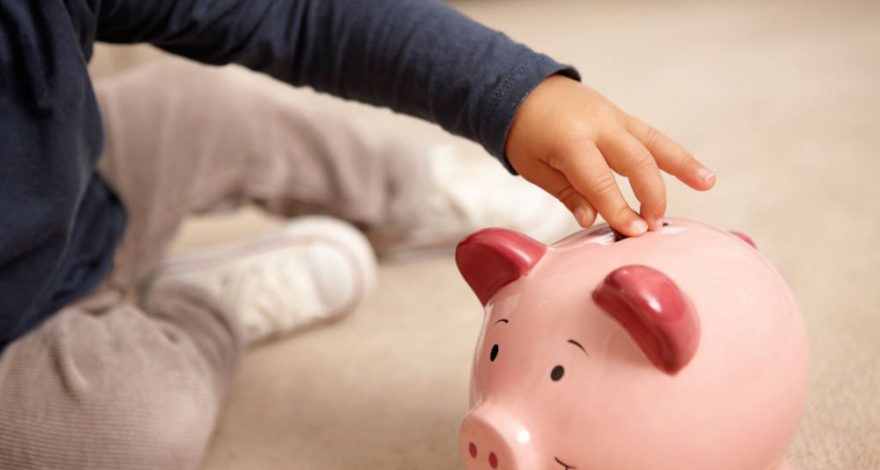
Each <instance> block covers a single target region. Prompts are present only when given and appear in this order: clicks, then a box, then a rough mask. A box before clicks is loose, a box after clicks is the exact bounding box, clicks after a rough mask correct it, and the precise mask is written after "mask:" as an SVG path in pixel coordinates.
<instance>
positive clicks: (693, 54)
mask: <svg viewBox="0 0 880 470" xmlns="http://www.w3.org/2000/svg"><path fill="white" fill-rule="evenodd" d="M812 3H813V4H812V5H809V6H808V5H807V2H793V1H778V2H757V1H756V2H692V1H671V0H670V1H636V2H611V1H590V2H587V1H571V2H561V1H548V0H541V1H519V2H516V1H484V2H466V3H464V2H463V3H460V4H458V5H459V6H460V7H461V8H462V9H464V10H465V11H466V12H467V13H468V14H471V15H473V16H474V17H476V18H478V19H480V20H483V21H485V22H487V23H489V24H491V25H493V26H496V27H498V28H501V29H504V30H505V31H508V32H509V33H510V34H511V35H512V36H514V37H516V38H518V39H521V40H523V41H526V42H528V43H530V44H532V45H534V46H535V47H537V48H538V49H541V50H543V51H546V52H550V53H551V54H553V55H555V56H557V57H559V58H560V59H563V60H567V61H570V62H572V63H574V64H576V65H578V66H579V67H580V68H581V71H582V72H583V75H584V77H585V79H586V81H587V82H588V83H590V84H591V85H592V86H594V87H595V88H597V89H599V90H601V91H603V92H604V93H606V94H607V95H608V96H610V97H611V98H612V99H614V100H616V101H617V102H618V103H619V104H621V105H622V106H623V107H624V108H625V109H628V110H630V111H631V112H633V113H635V114H638V115H640V116H643V117H644V118H646V119H647V120H649V121H651V122H653V123H654V124H655V125H656V126H658V127H660V128H661V129H664V130H666V131H667V132H668V133H669V134H671V135H673V136H675V137H677V138H678V139H680V140H681V141H682V142H684V143H686V144H687V145H688V146H689V147H690V148H691V149H692V150H693V151H694V152H695V153H697V154H698V155H699V156H701V157H702V158H703V159H704V161H705V162H706V163H707V164H708V165H709V166H710V167H712V168H713V169H715V170H716V171H717V172H718V174H719V182H718V186H717V188H716V189H715V190H714V191H712V192H711V193H709V194H703V195H699V194H694V193H691V192H688V191H686V190H684V189H682V188H681V187H680V186H678V185H675V184H670V186H671V191H670V199H671V200H670V208H671V210H670V212H671V213H672V214H674V215H678V216H685V217H691V218H697V219H703V220H706V221H710V222H712V223H715V224H718V225H721V226H726V227H732V228H738V229H741V230H743V231H745V232H746V233H749V234H750V235H752V236H753V237H754V238H755V239H756V240H757V242H758V244H759V245H760V247H761V250H762V251H763V252H764V253H765V255H766V256H767V257H768V258H769V259H770V260H771V261H772V262H773V263H775V265H776V266H777V267H778V268H779V269H780V271H781V272H782V273H783V275H784V276H785V277H786V279H788V281H789V283H790V284H791V287H792V289H793V290H794V291H795V294H796V295H797V297H798V299H799V300H800V303H801V305H802V307H803V310H804V313H805V315H806V319H807V324H808V327H809V332H810V336H811V344H812V348H813V352H812V354H813V382H812V392H811V399H810V402H809V408H808V411H807V415H806V417H805V419H804V421H803V424H802V426H801V430H800V433H799V435H798V437H797V439H796V441H795V442H794V444H793V445H792V447H791V450H790V455H791V458H792V460H793V461H794V462H795V463H796V464H797V466H798V467H799V468H801V469H804V470H807V469H864V470H868V469H872V470H876V469H880V310H878V308H880V307H878V306H880V278H878V274H877V273H878V268H880V250H878V248H877V243H878V241H880V208H878V201H880V185H878V182H877V179H878V178H880V124H878V122H880V120H878V113H880V90H878V84H880V3H878V2H867V1H866V2H863V3H850V2H825V3H824V4H817V3H818V2H812ZM111 56H112V54H107V52H106V50H105V51H103V52H102V53H101V54H100V55H99V57H98V60H97V64H96V68H97V69H101V68H102V67H111V68H112V67H114V66H118V65H119V64H120V63H122V64H124V63H125V61H126V60H129V59H125V58H121V59H119V58H117V59H112V58H111ZM114 60H115V61H116V62H114ZM358 112H359V113H362V112H363V110H359V111H358ZM381 116H383V117H382V119H391V118H389V117H387V114H381ZM271 225H272V222H271V221H267V220H266V219H264V218H261V217H260V216H259V215H257V214H255V213H253V212H246V213H244V214H237V215H234V216H230V217H219V218H213V219H211V220H203V221H197V222H194V223H193V224H191V225H190V226H188V227H187V230H185V233H184V235H183V237H182V240H181V243H180V244H179V246H178V248H177V249H178V250H187V249H191V248H193V247H197V246H200V245H205V244H212V243H215V242H218V241H223V240H229V239H233V238H236V237H241V236H243V235H246V234H249V233H257V232H260V231H262V230H265V229H266V228H267V227H270V226H271ZM479 322H480V308H479V306H478V303H477V301H476V300H475V299H474V298H473V296H472V295H471V294H470V293H469V291H468V290H467V288H466V286H465V285H464V283H463V282H461V281H460V280H459V277H458V275H457V273H456V271H455V269H454V266H453V264H452V261H451V257H450V256H443V257H437V258H433V259H427V260H422V261H417V262H410V263H398V264H385V265H383V266H382V269H381V273H380V290H379V292H377V293H376V294H375V295H373V296H372V297H371V298H370V299H369V301H368V302H367V303H366V304H365V305H364V306H363V307H362V308H360V309H359V311H358V312H357V313H356V314H355V315H354V316H353V317H351V318H349V319H347V320H345V321H344V322H341V323H338V324H335V325H331V326H326V327H322V328H319V329H315V330H313V331H310V332H307V333H305V334H301V335H298V336H296V337H293V338H290V339H288V340H284V341H281V342H277V343H275V344H271V345H268V346H264V347H260V348H258V349H256V350H254V351H252V352H251V353H250V354H249V355H248V356H247V358H246V359H245V361H244V364H243V367H242V370H241V373H240V374H239V376H238V379H237V380H236V383H235V387H234V390H233V392H232V396H231V399H230V402H229V406H228V408H227V410H226V412H225V413H224V414H223V416H222V417H221V420H220V423H219V428H218V431H217V435H216V437H215V439H214V442H213V445H212V447H211V450H210V452H209V454H208V456H207V459H206V463H205V469H206V470H230V469H265V470H275V469H456V468H460V465H459V459H458V455H457V440H456V439H457V428H458V423H459V420H460V418H461V417H462V416H463V414H464V413H465V411H466V406H467V403H466V400H467V378H468V370H469V363H470V359H471V352H472V348H473V346H474V343H475V340H476V335H477V334H478V327H479Z"/></svg>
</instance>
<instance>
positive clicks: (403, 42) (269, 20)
mask: <svg viewBox="0 0 880 470" xmlns="http://www.w3.org/2000/svg"><path fill="white" fill-rule="evenodd" d="M98 21H99V23H98V28H97V29H98V35H97V37H98V39H99V40H103V41H108V42H121V43H134V42H150V43H153V44H155V45H156V46H158V47H161V48H163V49H165V50H167V51H169V52H172V53H175V54H179V55H183V56H186V57H189V58H192V59H194V60H198V61H201V62H205V63H210V64H226V63H239V64H242V65H245V66H247V67H250V68H252V69H254V70H257V71H260V72H265V73H267V74H269V75H271V76H273V77H275V78H278V79H280V80H283V81H286V82H288V83H291V84H293V85H307V86H311V87H312V88H314V89H316V90H318V91H323V92H327V93H331V94H334V95H337V96H341V97H343V98H348V99H354V100H358V101H363V102H367V103H371V104H375V105H380V106H386V107H390V108H391V109H393V110H395V111H398V112H402V113H406V114H410V115H413V116H417V117H420V118H424V119H427V120H430V121H432V122H436V123H438V124H440V125H441V126H442V127H443V128H444V129H446V130H447V131H449V132H451V133H453V134H457V135H461V136H464V137H466V138H469V139H471V140H474V141H477V142H479V143H481V144H482V145H483V146H484V147H485V148H486V149H487V150H488V151H489V152H490V153H491V154H493V155H495V156H496V157H499V158H501V159H502V161H504V158H503V157H504V155H503V154H504V142H505V139H506V136H507V132H508V130H509V127H510V124H511V122H512V120H513V116H514V114H515V113H516V110H517V109H518V107H519V105H520V104H521V103H522V101H523V100H524V99H525V97H526V95H528V93H529V92H530V91H531V90H532V89H533V88H534V87H535V86H537V85H538V83H540V82H541V81H542V80H543V79H544V78H546V77H547V76H549V75H552V74H555V73H563V74H566V75H568V76H570V77H572V78H575V79H577V78H578V76H577V72H576V71H575V70H574V69H572V68H570V67H567V66H564V65H561V64H559V63H557V62H555V61H554V60H552V59H550V58H549V57H547V56H545V55H543V54H538V53H536V52H533V51H532V50H530V49H529V48H527V47H525V46H523V45H521V44H517V43H515V42H513V41H511V40H510V39H509V38H508V37H507V36H505V35H504V34H502V33H499V32H497V31H493V30H490V29H488V28H486V27H484V26H482V25H480V24H478V23H476V22H474V21H472V20H470V19H468V18H467V17H465V16H463V15H462V14H460V13H458V12H456V11H455V10H453V9H452V8H450V7H448V6H446V5H445V4H443V3H441V2H438V1H435V0H372V1H365V0H150V1H144V0H103V3H102V4H101V9H100V13H99V19H98ZM505 163H506V162H505ZM508 168H509V165H508Z"/></svg>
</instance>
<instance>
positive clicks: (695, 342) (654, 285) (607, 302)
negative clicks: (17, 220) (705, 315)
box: [593, 265, 700, 375]
mask: <svg viewBox="0 0 880 470" xmlns="http://www.w3.org/2000/svg"><path fill="white" fill-rule="evenodd" d="M593 300H594V301H595V302H596V304H597V305H599V307H600V308H602V310H604V311H605V312H606V313H608V314H609V315H611V316H612V317H613V318H614V319H615V320H617V321H618V322H619V323H620V324H621V326H623V328H624V329H625V330H626V331H627V332H628V333H629V334H630V336H632V338H633V340H634V341H635V342H636V344H638V346H639V348H641V350H642V352H644V353H645V355H646V356H647V357H648V359H649V360H650V361H651V363H652V364H654V366H655V367H657V368H659V369H660V370H662V371H663V372H666V373H667V374H670V375H675V374H676V373H678V371H680V370H681V369H683V368H684V367H685V366H686V365H687V364H688V363H689V362H690V360H691V359H692V358H693V357H694V353H696V352H697V346H699V343H700V320H699V318H698V317H697V313H696V311H695V310H694V306H693V304H692V303H691V301H690V299H689V298H688V297H687V296H686V295H685V294H684V292H682V291H681V289H679V287H678V286H677V285H676V284H675V282H673V281H672V279H669V277H667V276H666V275H665V274H663V273H661V272H660V271H658V270H656V269H654V268H650V267H648V266H640V265H632V266H624V267H622V268H618V269H616V270H614V271H613V272H612V273H611V274H609V275H608V276H607V277H606V278H605V280H604V281H602V283H601V284H599V287H597V288H596V289H595V290H594V291H593Z"/></svg>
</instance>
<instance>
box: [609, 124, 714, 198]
mask: <svg viewBox="0 0 880 470" xmlns="http://www.w3.org/2000/svg"><path fill="white" fill-rule="evenodd" d="M626 129H627V130H628V131H630V132H631V133H632V134H633V135H634V136H635V137H636V138H637V139H639V140H640V141H641V142H642V143H643V144H644V145H645V147H647V148H648V150H650V151H651V153H652V154H653V155H654V158H655V160H656V161H657V165H658V166H659V167H660V168H661V169H663V171H665V172H667V173H669V174H670V175H672V176H675V177H676V178H678V179H679V180H681V181H682V182H683V183H684V184H686V185H688V186H690V187H692V188H694V189H696V190H700V191H705V190H708V189H710V188H712V186H713V185H714V184H715V174H714V173H712V171H711V170H709V169H708V168H706V167H705V166H703V164H702V163H700V162H699V161H698V160H697V159H696V158H694V157H693V155H691V154H690V152H688V151H687V150H685V149H684V147H682V146H681V145H679V144H678V143H677V142H675V141H674V140H672V139H670V138H669V137H666V136H665V135H663V134H662V133H661V132H660V131H658V130H656V129H654V128H653V127H651V126H649V125H647V124H645V123H644V122H642V121H641V120H639V119H637V118H632V117H631V118H629V119H627V120H626Z"/></svg>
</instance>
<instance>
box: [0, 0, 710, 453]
mask: <svg viewBox="0 0 880 470" xmlns="http://www.w3.org/2000/svg"><path fill="white" fill-rule="evenodd" d="M96 41H106V42H113V43H139V42H147V43H152V44H154V45H156V46H158V47H160V48H162V49H164V50H166V51H168V52H171V53H173V54H176V55H180V56H184V57H187V58H190V59H194V60H196V61H199V62H203V63H206V64H211V65H220V64H231V63H237V64H240V65H243V66H245V67H248V68H250V69H253V70H256V71H259V72H262V73H265V74H268V75H270V76H272V77H274V78H276V79H278V80H280V81H282V82H286V83H287V84H290V85H294V86H310V87H312V88H314V89H316V90H318V91H322V92H327V93H332V94H335V95H338V96H341V97H343V98H348V99H355V100H359V101H363V102H367V103H371V104H376V105H381V106H386V107H390V108H391V109H393V110H395V111H398V112H402V113H406V114H410V115H413V116H417V117H421V118H424V119H427V120H430V121H432V122H435V123H437V124H439V125H440V126H442V127H443V128H444V129H446V130H447V131H449V132H451V133H454V134H457V135H461V136H464V137H466V138H469V139H471V140H474V141H476V142H478V143H479V144H481V145H482V146H483V147H484V148H485V149H486V150H487V151H488V152H489V153H490V154H492V155H494V156H495V157H496V158H497V159H498V160H499V161H500V163H501V164H503V165H504V166H505V167H506V168H507V170H509V171H510V172H512V173H518V174H520V175H521V176H522V177H523V178H525V179H526V180H528V181H530V182H532V183H534V185H535V186H536V187H540V188H542V189H543V190H544V191H546V192H547V193H549V194H551V195H552V196H554V197H555V198H556V199H558V200H559V201H561V203H562V204H563V205H564V206H565V207H566V208H567V209H568V210H569V211H570V212H571V213H572V214H573V216H574V219H575V220H576V221H577V222H578V223H579V224H580V225H582V226H589V225H591V224H592V223H593V222H594V220H595V218H596V217H597V215H602V216H603V217H604V218H605V219H606V220H607V221H608V222H609V223H610V224H611V225H612V226H613V227H614V228H615V229H617V230H618V231H620V232H622V233H624V234H626V235H630V236H637V235H639V234H641V233H644V232H645V231H647V230H650V229H653V228H655V227H658V226H659V225H660V223H661V219H662V217H663V215H664V212H665V200H666V199H665V193H664V186H663V182H662V179H661V177H660V170H663V171H666V172H668V173H670V174H672V175H674V176H676V177H677V178H679V179H680V180H682V181H683V182H684V183H686V184H687V185H689V186H691V187H693V188H694V189H697V190H706V189H709V188H710V187H711V186H712V184H713V183H714V176H713V175H712V173H711V172H710V171H709V170H707V169H706V168H704V167H703V166H702V165H701V164H699V163H698V162H697V161H696V160H695V159H694V158H693V157H692V156H691V155H689V154H688V153H687V152H686V151H685V150H684V149H683V148H682V147H681V146H679V145H678V144H677V143H675V142H673V141H672V140H670V139H668V138H667V137H665V136H663V135H662V134H660V133H659V132H658V131H656V130H654V129H653V128H651V127H649V126H648V125H646V124H645V123H643V122H641V121H640V120H638V119H636V118H634V117H632V116H630V115H628V114H626V113H624V112H623V111H621V110H620V109H618V108H617V107H615V106H614V105H613V104H612V103H610V102H609V101H607V100H606V99H604V98H603V97H602V96H600V95H599V94H598V93H596V92H595V91H593V90H591V89H589V88H587V87H585V86H583V85H581V84H579V83H578V79H579V77H578V74H577V72H576V71H575V70H574V69H573V68H571V67H569V66H565V65H562V64H559V63H558V62H556V61H554V60H552V59H551V58H549V57H547V56H545V55H542V54H539V53H536V52H533V51H532V50H530V49H528V48H527V47H525V46H523V45H520V44H517V43H515V42H513V41H511V40H510V39H508V38H507V37H506V36H504V35H503V34H501V33H498V32H495V31H492V30H490V29H487V28H485V27H483V26H481V25H479V24H477V23H475V22H473V21H471V20H469V19H467V18H465V17H463V16H462V15H460V14H458V13H456V12H455V11H454V10H452V9H450V8H449V7H447V6H445V5H444V4H442V3H440V2H436V1H433V0H373V1H369V2H367V1H363V0H211V1H208V0H151V1H141V0H41V1H40V2H26V1H21V0H0V155H2V158H3V163H4V164H3V166H2V169H0V188H2V190H0V228H2V232H0V349H2V352H0V469H16V470H18V469H23V470H26V469H64V470H71V469H118V470H129V469H150V470H156V469H159V470H161V469H190V468H196V467H197V466H198V464H199V462H200V459H201V457H202V454H203V453H204V450H205V448H206V445H207V443H208V440H209V438H210V435H211V432H212V429H213V426H214V424H215V421H216V419H217V415H218V412H219V408H220V405H221V403H222V401H223V398H224V393H225V391H226V388H227V386H228V383H229V379H230V374H231V372H232V371H233V370H234V367H235V364H236V362H237V360H238V357H239V355H240V354H241V350H242V345H243V344H248V343H252V342H255V341H260V340H263V339H265V338H269V337H272V336H274V335H277V334H279V333H284V332H289V331H292V330H294V329H296V328H298V327H300V326H302V325H305V324H308V323H311V322H314V321H316V320H321V319H324V320H328V319H333V318H337V317H339V316H340V315H343V314H345V313H347V312H350V311H351V310H352V309H353V308H354V307H355V306H356V305H357V304H358V302H359V301H360V300H361V299H362V298H363V295H364V293H365V292H366V291H367V290H368V289H369V287H370V286H371V284H372V282H373V275H374V269H375V266H374V260H373V250H374V249H375V250H379V251H380V252H389V251H394V250H401V249H419V248H425V247H433V246H443V245H448V244H450V243H454V241H455V240H457V239H458V238H460V237H461V236H463V235H466V234H467V233H468V232H470V231H472V230H474V229H476V228H479V227H480V226H483V225H508V226H513V227H514V228H518V229H520V230H524V231H527V232H530V233H533V234H535V235H536V236H542V235H545V236H551V235H552V234H553V233H554V232H556V231H558V230H559V229H558V227H559V226H560V222H559V220H558V218H556V217H554V216H553V212H554V211H553V210H552V209H551V208H550V207H548V206H547V205H546V203H545V202H544V201H543V200H542V199H541V198H535V197H533V195H531V189H529V188H524V187H523V186H521V185H520V184H518V183H516V180H515V179H513V178H499V177H498V176H497V175H498V172H493V171H491V170H486V169H484V167H483V166H481V165H478V164H476V165H475V164H473V163H470V162H463V161H462V158H461V157H460V156H457V155H450V154H449V152H448V151H446V150H445V149H444V148H442V147H430V148H428V149H424V148H420V147H419V146H417V145H414V142H413V141H412V139H409V138H406V137H405V136H403V135H399V134H395V133H393V132H376V131H372V130H370V129H368V128H365V127H364V126H363V124H358V123H353V122H351V121H349V120H346V119H344V118H342V117H340V116H338V115H337V114H335V113H332V112H329V111H328V110H326V109H324V106H323V105H322V104H321V102H320V101H316V100H314V99H313V97H311V96H309V95H306V94H302V93H285V92H279V91H278V90H277V89H276V88H275V87H271V86H264V85H262V84H257V83H255V82H254V81H253V80H252V78H251V77H249V76H248V75H247V74H245V73H244V72H242V71H240V70H236V69H223V70H221V71H217V70H211V69H209V68H206V67H203V66H196V65H193V64H190V63H186V62H182V61H178V60H175V61H170V62H163V63H161V64H157V65H153V66H149V67H147V68H145V69H142V70H139V71H137V72H133V73H131V74H126V75H124V76H121V77H118V78H114V79H112V80H109V81H106V82H102V83H99V84H98V85H97V86H96V87H93V86H92V83H91V80H90V78H89V76H88V72H87V62H88V60H89V58H90V56H91V53H92V47H93V44H94V43H95V42H96ZM99 110H100V111H99ZM102 119H103V121H104V123H105V124H106V133H105V132H104V126H102ZM105 134H106V136H105ZM487 161H488V160H487ZM612 171H613V172H616V173H619V174H621V175H623V176H626V177H628V178H629V180H630V182H631V184H632V187H633V190H634V192H635V194H636V197H637V198H638V199H639V201H640V203H641V207H640V209H639V211H638V212H636V211H634V210H632V209H631V208H630V207H628V205H627V204H626V202H625V201H624V199H623V197H622V196H621V193H620V191H619V189H618V187H617V186H616V184H615V180H614V178H613V175H612ZM245 202H247V203H254V204H257V205H260V206H262V207H264V208H265V209H266V210H268V211H270V212H272V213H275V214H278V215H282V216H284V217H291V218H292V217H297V218H295V219H292V221H291V222H290V223H288V224H287V225H285V226H284V227H283V228H282V229H281V230H279V231H277V232H276V233H273V234H271V235H268V236H266V237H262V238H260V239H257V240H251V241H248V242H245V243H242V244H240V245H236V246H232V247H229V248H225V249H221V250H214V251H210V252H204V253H199V254H194V255H189V256H185V257H180V258H177V259H171V260H167V261H164V262H160V261H161V258H162V255H163V252H164V250H165V249H166V247H167V245H168V242H169V240H170V239H171V237H172V236H173V234H174V233H175V231H176V229H177V227H178V226H179V224H180V223H181V221H182V220H183V219H184V218H185V217H186V216H188V215H190V214H194V213H204V212H209V211H214V210H219V209H224V208H229V207H234V206H236V205H238V204H241V203H245ZM313 214H324V215H325V216H323V217H315V216H314V215H313ZM305 215H309V216H308V217H301V216H305ZM327 216H333V218H329V217H327ZM343 220H345V221H347V222H343ZM352 224H353V225H352ZM355 227H357V228H355ZM135 289H138V290H139V292H137V294H138V295H137V296H133V294H135V293H136V292H135ZM133 297H136V299H134V298H133Z"/></svg>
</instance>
